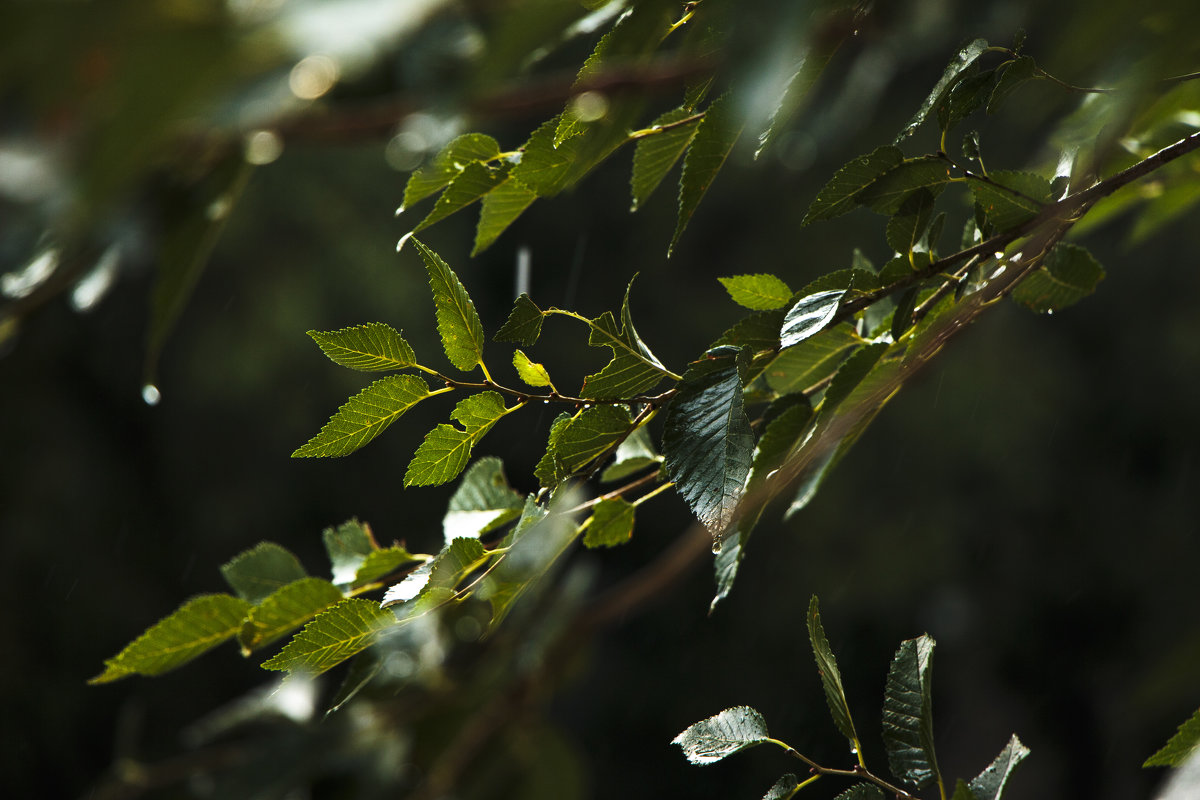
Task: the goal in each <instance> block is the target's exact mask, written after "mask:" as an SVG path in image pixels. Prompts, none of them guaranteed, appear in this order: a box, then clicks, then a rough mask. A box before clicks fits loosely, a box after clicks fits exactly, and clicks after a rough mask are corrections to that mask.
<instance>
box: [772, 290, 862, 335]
mask: <svg viewBox="0 0 1200 800" xmlns="http://www.w3.org/2000/svg"><path fill="white" fill-rule="evenodd" d="M847 291H848V290H846V289H831V290H829V291H825V292H817V293H816V294H810V295H808V296H807V297H802V298H801V299H799V300H797V301H796V302H795V303H794V304H793V305H792V307H791V308H789V309H788V311H787V314H786V315H784V318H783V326H782V327H781V328H780V329H779V346H780V347H792V346H793V345H797V344H799V343H800V342H802V341H804V340H805V339H807V338H809V337H810V336H815V335H817V334H818V333H820V332H821V331H823V330H824V329H825V326H826V325H828V324H829V323H830V321H831V320H832V319H833V317H834V315H836V314H837V310H838V306H839V305H840V304H841V302H842V298H843V297H845V296H846V292H847Z"/></svg>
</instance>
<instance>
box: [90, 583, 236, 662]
mask: <svg viewBox="0 0 1200 800" xmlns="http://www.w3.org/2000/svg"><path fill="white" fill-rule="evenodd" d="M250 607H251V605H250V603H248V602H247V601H245V600H242V599H240V598H237V597H232V596H230V595H227V594H207V595H201V596H199V597H194V598H192V599H191V600H188V601H187V602H186V603H184V604H183V605H182V606H180V607H179V608H178V609H176V610H175V611H174V612H173V613H172V614H170V615H169V616H167V617H165V618H164V619H161V620H159V621H158V622H156V623H155V624H154V625H152V626H151V627H150V628H148V629H147V630H146V632H145V633H143V634H142V635H141V636H139V637H138V638H137V639H134V640H133V641H132V642H130V643H129V644H128V645H127V646H126V647H125V649H124V650H122V651H121V652H120V653H117V654H116V655H115V656H113V657H112V658H110V659H108V660H106V661H105V662H104V672H103V673H101V674H100V675H97V676H96V677H94V678H92V679H91V680H90V681H88V683H92V684H96V683H108V682H109V681H115V680H117V679H119V678H124V677H126V676H128V675H161V674H162V673H164V672H166V671H168V670H172V669H174V668H175V667H178V666H180V665H181V664H185V663H187V662H188V661H191V660H192V659H193V658H195V657H197V656H199V655H200V654H202V653H204V652H206V651H208V650H210V649H212V648H213V647H216V646H217V645H219V644H220V643H221V642H223V641H225V640H226V639H228V638H230V637H231V636H233V635H234V634H236V633H237V632H238V630H239V629H240V628H241V627H242V621H243V620H244V619H245V618H246V613H247V612H248V611H249V610H250Z"/></svg>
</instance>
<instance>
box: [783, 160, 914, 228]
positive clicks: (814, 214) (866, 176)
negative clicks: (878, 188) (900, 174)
mask: <svg viewBox="0 0 1200 800" xmlns="http://www.w3.org/2000/svg"><path fill="white" fill-rule="evenodd" d="M903 161H904V154H903V153H902V152H900V149H899V148H897V147H893V146H892V145H884V146H883V147H880V148H877V149H875V150H873V151H872V152H870V153H868V154H867V155H865V156H859V157H858V158H855V159H853V160H851V161H849V162H848V163H846V164H845V165H843V166H842V167H841V169H839V170H838V171H837V172H835V173H834V175H833V177H832V178H830V179H829V183H827V184H825V186H824V187H823V188H822V189H821V191H820V192H818V193H817V198H816V199H815V200H813V201H812V205H810V206H809V207H808V211H807V212H806V213H805V214H804V219H803V220H802V221H801V223H800V224H802V225H808V224H809V223H812V222H816V221H817V220H822V219H833V218H834V217H840V216H841V215H842V214H846V213H848V212H850V211H853V210H854V209H855V208H857V207H858V206H860V205H862V203H861V202H860V201H859V200H858V194H859V192H861V191H862V190H863V189H866V188H867V187H868V186H870V185H871V184H872V183H874V182H875V180H876V179H878V178H879V176H880V175H882V174H884V173H885V172H887V171H889V170H891V169H894V168H895V167H898V166H899V165H900V164H901V162H903Z"/></svg>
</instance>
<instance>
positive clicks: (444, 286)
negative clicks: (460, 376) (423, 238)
mask: <svg viewBox="0 0 1200 800" xmlns="http://www.w3.org/2000/svg"><path fill="white" fill-rule="evenodd" d="M412 242H413V245H415V246H416V248H417V250H419V251H420V253H421V258H422V259H424V261H425V270H426V271H427V272H428V273H429V287H430V288H431V289H432V290H433V304H434V306H435V307H436V308H437V328H438V334H439V335H441V337H442V349H443V350H445V351H446V357H447V358H448V359H450V363H451V364H453V365H454V366H455V367H457V368H458V369H460V370H462V371H463V372H469V371H471V370H472V369H474V368H475V367H476V365H478V364H480V363H482V362H483V325H482V323H480V321H479V314H478V313H477V312H476V311H475V304H474V303H472V302H471V297H470V295H468V294H467V290H466V288H464V287H463V285H462V281H460V280H459V279H458V276H457V275H455V274H454V270H452V269H450V265H449V264H447V263H446V262H445V261H443V260H442V257H441V256H439V255H438V254H437V253H435V252H433V251H432V250H430V249H429V248H428V247H426V246H425V245H424V244H422V243H421V242H420V241H418V240H417V239H413V240H412Z"/></svg>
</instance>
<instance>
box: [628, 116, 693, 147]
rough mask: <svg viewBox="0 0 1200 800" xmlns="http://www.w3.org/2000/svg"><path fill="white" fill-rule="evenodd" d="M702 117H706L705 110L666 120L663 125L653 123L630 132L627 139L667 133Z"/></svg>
mask: <svg viewBox="0 0 1200 800" xmlns="http://www.w3.org/2000/svg"><path fill="white" fill-rule="evenodd" d="M701 119H704V112H703V111H701V112H699V113H697V114H692V115H691V116H690V117H684V118H683V119H677V120H675V121H674V122H664V123H663V124H661V125H651V126H650V127H649V128H639V129H638V130H636V131H632V132H630V134H629V136H628V137H626V140H625V141H626V142H632V141H635V140H637V139H644V138H646V137H647V136H654V135H656V134H659V133H665V132H666V131H669V130H671V129H672V128H682V127H683V126H684V125H690V124H692V123H693V122H696V121H697V120H701Z"/></svg>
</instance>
